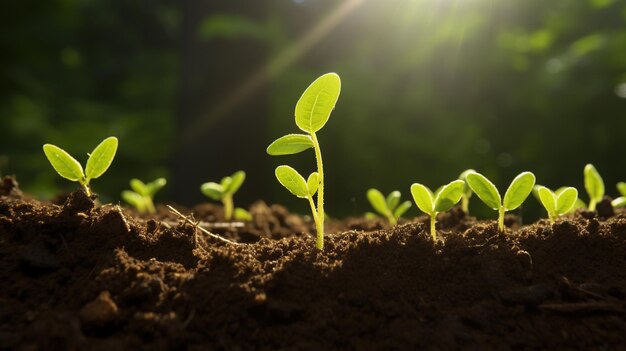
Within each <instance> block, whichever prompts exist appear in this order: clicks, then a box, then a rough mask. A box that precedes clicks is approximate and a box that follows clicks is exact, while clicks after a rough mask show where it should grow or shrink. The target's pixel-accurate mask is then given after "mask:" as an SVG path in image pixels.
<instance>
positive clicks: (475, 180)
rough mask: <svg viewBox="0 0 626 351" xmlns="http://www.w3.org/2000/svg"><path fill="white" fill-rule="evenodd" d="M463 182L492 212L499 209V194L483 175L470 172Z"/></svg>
mask: <svg viewBox="0 0 626 351" xmlns="http://www.w3.org/2000/svg"><path fill="white" fill-rule="evenodd" d="M465 181H466V182H467V184H468V185H469V187H470V188H471V189H472V191H473V192H474V193H475V194H476V195H477V196H478V198H480V199H481V200H482V202H484V203H485V205H487V206H488V207H490V208H491V209H493V210H497V209H498V208H500V205H501V204H500V201H502V200H501V198H500V193H499V192H498V189H497V188H496V186H495V185H493V183H492V182H491V181H489V179H487V178H486V177H485V176H484V175H482V174H480V173H476V172H473V173H472V172H470V173H468V174H467V175H466V177H465Z"/></svg>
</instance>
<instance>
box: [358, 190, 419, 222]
mask: <svg viewBox="0 0 626 351" xmlns="http://www.w3.org/2000/svg"><path fill="white" fill-rule="evenodd" d="M401 196H402V194H401V193H400V192H399V191H397V190H396V191H392V192H391V193H389V195H387V197H386V198H385V196H384V195H383V194H382V193H381V192H380V191H379V190H378V189H373V188H372V189H369V190H368V191H367V200H368V201H369V202H370V204H371V205H372V207H373V208H374V210H376V212H378V213H379V214H381V215H383V216H387V217H393V218H395V219H398V218H400V217H401V216H402V215H403V214H404V213H405V212H406V211H407V210H408V209H409V208H411V202H410V201H405V202H403V203H400V198H401Z"/></svg>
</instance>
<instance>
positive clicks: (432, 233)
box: [430, 212, 437, 241]
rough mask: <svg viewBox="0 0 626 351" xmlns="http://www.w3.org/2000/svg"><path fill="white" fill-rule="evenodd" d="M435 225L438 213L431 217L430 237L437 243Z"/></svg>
mask: <svg viewBox="0 0 626 351" xmlns="http://www.w3.org/2000/svg"><path fill="white" fill-rule="evenodd" d="M435 223H437V212H434V213H433V214H431V215H430V237H431V238H432V239H433V241H437V230H436V229H435Z"/></svg>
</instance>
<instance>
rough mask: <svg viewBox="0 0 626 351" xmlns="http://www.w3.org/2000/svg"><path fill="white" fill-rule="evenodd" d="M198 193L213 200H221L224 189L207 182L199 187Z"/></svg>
mask: <svg viewBox="0 0 626 351" xmlns="http://www.w3.org/2000/svg"><path fill="white" fill-rule="evenodd" d="M200 191H202V193H203V194H204V195H206V196H208V197H209V198H211V199H213V200H216V201H218V200H221V199H222V196H224V187H223V186H222V185H220V184H217V183H213V182H208V183H204V184H202V185H201V186H200Z"/></svg>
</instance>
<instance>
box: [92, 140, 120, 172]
mask: <svg viewBox="0 0 626 351" xmlns="http://www.w3.org/2000/svg"><path fill="white" fill-rule="evenodd" d="M116 152H117V138H116V137H108V138H106V139H104V140H103V141H102V142H101V143H100V144H99V145H98V146H96V148H95V149H93V151H92V152H91V155H89V159H88V160H87V167H85V176H86V177H87V179H88V180H89V179H96V178H98V177H100V176H101V175H103V174H104V172H106V171H107V169H109V166H111V162H113V158H114V157H115V153H116Z"/></svg>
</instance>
